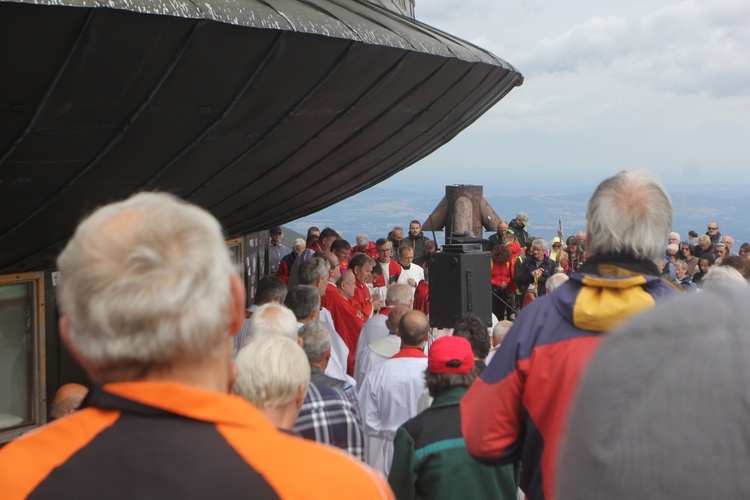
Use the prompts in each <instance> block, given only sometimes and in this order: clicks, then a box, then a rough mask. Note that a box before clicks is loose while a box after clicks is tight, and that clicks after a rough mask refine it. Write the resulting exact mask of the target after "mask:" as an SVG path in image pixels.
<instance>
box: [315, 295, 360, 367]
mask: <svg viewBox="0 0 750 500" xmlns="http://www.w3.org/2000/svg"><path fill="white" fill-rule="evenodd" d="M320 305H321V306H323V307H325V308H326V309H328V311H329V312H330V313H331V319H333V326H335V327H336V331H337V332H338V334H339V335H340V336H341V338H342V339H343V340H344V343H345V344H346V347H348V348H349V356H348V357H347V360H346V373H347V374H349V375H354V355H355V353H356V350H357V340H359V332H360V331H361V330H362V325H364V321H363V320H362V318H360V317H359V316H358V315H357V311H356V309H354V306H352V304H351V303H350V302H349V301H348V300H346V299H345V298H344V296H343V295H341V294H340V293H339V290H338V288H336V285H334V284H333V283H330V282H329V283H328V285H327V287H326V294H325V295H323V296H322V297H321V298H320Z"/></svg>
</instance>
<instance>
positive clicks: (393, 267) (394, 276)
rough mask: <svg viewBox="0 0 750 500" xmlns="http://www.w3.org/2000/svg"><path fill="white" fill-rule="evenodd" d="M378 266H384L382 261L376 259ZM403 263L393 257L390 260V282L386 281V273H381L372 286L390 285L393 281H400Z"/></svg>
mask: <svg viewBox="0 0 750 500" xmlns="http://www.w3.org/2000/svg"><path fill="white" fill-rule="evenodd" d="M375 265H377V266H380V267H381V268H382V267H383V266H382V265H381V263H380V261H376V264H375ZM401 269H403V268H402V267H401V264H399V263H398V262H396V261H395V260H393V259H391V260H390V261H388V275H389V276H388V283H386V282H385V274H381V275H380V276H378V279H376V280H375V281H373V283H372V286H373V287H375V288H378V287H381V286H388V285H390V284H392V283H395V282H396V281H398V277H399V276H400V275H401Z"/></svg>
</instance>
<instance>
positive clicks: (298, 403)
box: [294, 385, 307, 410]
mask: <svg viewBox="0 0 750 500" xmlns="http://www.w3.org/2000/svg"><path fill="white" fill-rule="evenodd" d="M305 394H307V387H305V386H304V385H301V386H299V389H297V397H296V398H295V400H294V405H295V407H296V408H297V410H299V409H300V408H302V403H304V402H305Z"/></svg>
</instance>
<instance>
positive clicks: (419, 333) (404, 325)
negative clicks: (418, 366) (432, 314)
mask: <svg viewBox="0 0 750 500" xmlns="http://www.w3.org/2000/svg"><path fill="white" fill-rule="evenodd" d="M429 334H430V323H429V321H427V316H425V315H424V313H423V312H422V311H415V310H411V311H408V312H406V313H405V314H404V315H403V316H401V320H400V321H399V323H398V336H399V337H401V346H402V347H404V346H409V347H421V345H422V342H424V341H426V340H427V336H428V335H429Z"/></svg>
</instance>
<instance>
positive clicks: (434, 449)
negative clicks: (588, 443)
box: [388, 387, 518, 500]
mask: <svg viewBox="0 0 750 500" xmlns="http://www.w3.org/2000/svg"><path fill="white" fill-rule="evenodd" d="M467 389H468V388H467V387H454V388H453V389H449V390H447V391H445V392H443V393H441V394H438V396H437V397H436V398H435V400H434V401H433V402H432V406H430V407H429V408H428V409H426V410H425V411H423V412H422V413H420V414H419V415H417V416H416V417H414V418H413V419H411V420H409V421H408V422H406V423H405V424H404V425H402V426H401V427H399V429H398V431H397V432H396V439H395V440H394V451H393V464H392V465H391V471H390V474H389V475H388V482H389V483H390V485H391V488H393V492H394V493H395V494H396V498H397V499H398V500H402V499H403V500H407V499H417V498H425V499H431V500H440V499H450V500H455V499H462V498H463V499H467V500H468V499H474V498H480V499H484V498H492V499H508V500H511V499H513V500H515V499H516V498H517V492H518V481H517V474H516V471H515V470H514V467H513V465H484V464H481V463H479V462H477V461H476V460H474V459H473V458H471V456H470V455H469V452H468V451H466V444H465V442H464V439H463V437H462V436H461V414H460V412H459V408H458V402H459V400H460V399H461V397H462V396H463V395H464V394H465V393H466V391H467Z"/></svg>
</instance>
